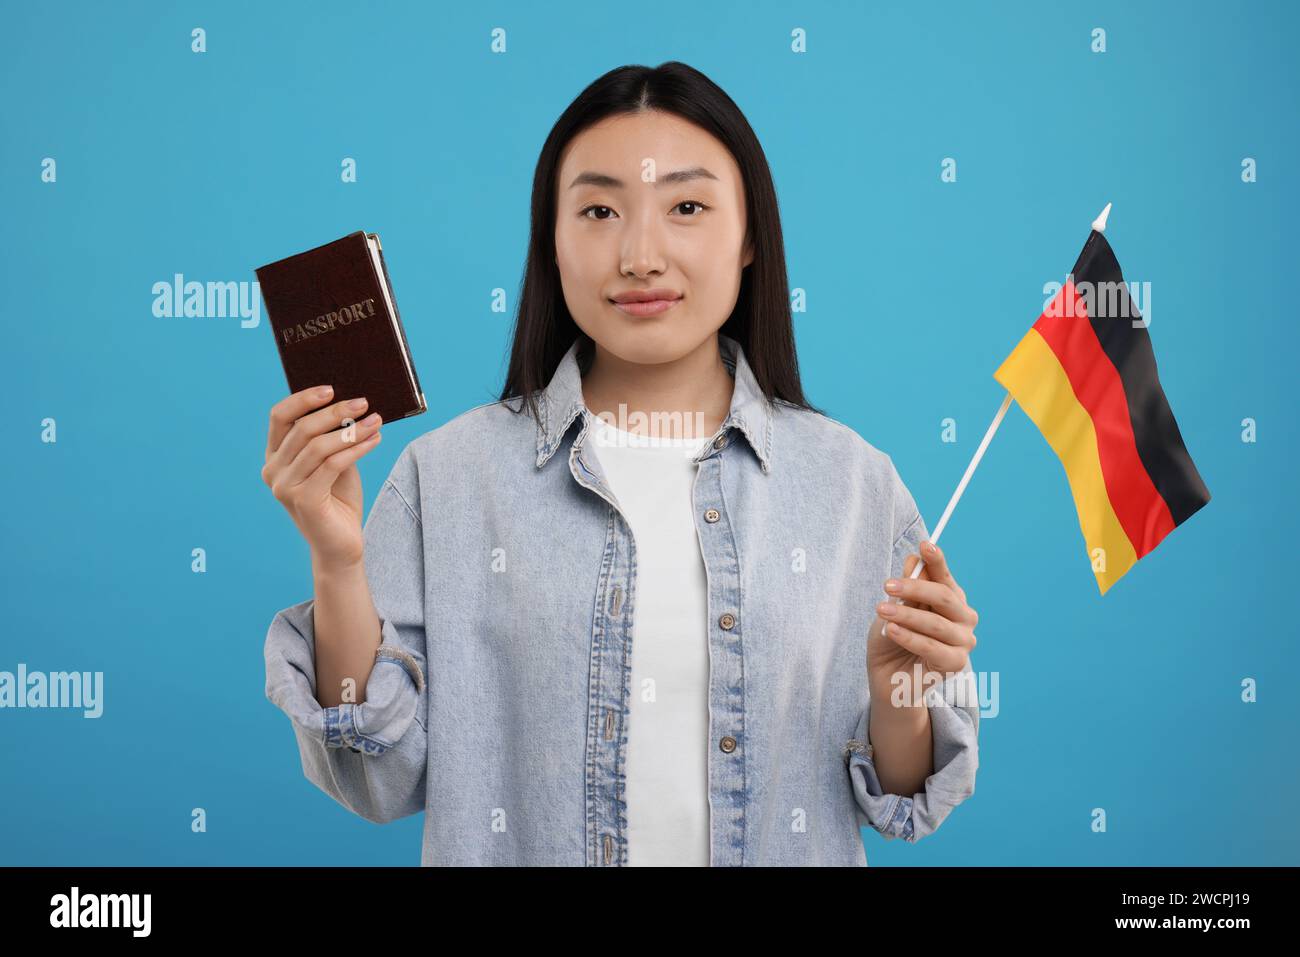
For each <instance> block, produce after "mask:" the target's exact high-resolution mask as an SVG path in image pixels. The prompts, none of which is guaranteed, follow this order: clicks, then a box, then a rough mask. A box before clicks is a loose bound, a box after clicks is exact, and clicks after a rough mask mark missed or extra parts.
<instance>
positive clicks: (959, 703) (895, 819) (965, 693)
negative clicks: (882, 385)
mask: <svg viewBox="0 0 1300 957" xmlns="http://www.w3.org/2000/svg"><path fill="white" fill-rule="evenodd" d="M894 481H895V514H896V515H897V516H899V521H898V523H897V527H900V528H902V532H901V533H899V535H898V537H897V539H896V540H895V542H894V545H893V549H892V554H891V556H890V577H894V578H901V577H902V576H903V562H904V559H905V558H906V557H907V556H908V555H909V554H919V553H920V544H921V542H922V541H924V540H925V539H926V538H928V537H929V532H928V531H927V530H926V527H925V522H924V520H923V519H922V518H921V516H920V514H919V513H918V512H917V511H916V506H915V504H914V502H913V500H912V497H911V495H910V494H908V492H907V490H906V488H905V487H904V486H903V484H902V481H901V480H900V479H898V477H897V472H895V473H894ZM977 692H978V686H977V684H976V681H975V673H974V671H973V670H972V668H971V665H970V661H969V660H968V661H967V663H966V666H965V668H964V669H963V670H962V671H960V672H958V673H957V674H954V675H949V676H947V678H946V679H945V680H944V681H943V682H942V684H938V685H935V686H933V687H931V688H929V689H928V690H927V691H926V707H927V709H928V711H929V715H930V729H931V739H932V741H933V746H934V773H933V774H931V775H930V776H929V777H928V778H926V779H925V786H924V790H922V791H919V792H917V793H916V794H911V795H906V794H890V793H887V792H886V791H885V790H884V788H882V787H881V785H880V778H879V776H878V775H877V774H876V765H875V761H874V758H873V755H872V747H871V744H870V741H869V737H868V729H869V728H870V726H871V706H872V701H871V698H870V691H868V693H867V706H866V707H865V708H864V709H863V711H862V714H861V717H860V718H859V720H858V725H857V728H856V730H855V731H854V735H853V738H852V739H851V740H850V741H849V742H848V743H847V744H846V745H845V748H844V759H845V762H846V763H847V765H848V772H849V778H850V781H851V783H852V786H853V796H854V800H855V801H856V803H857V805H858V807H859V809H860V810H861V811H862V813H863V815H864V816H865V817H866V819H867V821H868V823H870V825H871V826H872V827H873V828H874V829H875V830H876V831H878V832H880V833H881V834H883V835H884V836H885V837H886V838H887V839H893V838H897V837H901V838H902V839H903V840H905V841H908V842H911V843H915V842H916V841H918V840H920V839H921V838H922V837H925V836H926V835H928V834H932V833H934V831H935V830H937V829H938V827H939V825H940V824H942V823H943V821H944V819H945V818H947V817H948V815H949V814H950V813H951V812H952V810H953V808H955V807H956V806H957V805H958V804H960V803H961V802H962V801H964V800H966V798H968V797H970V796H971V795H972V794H974V793H975V772H976V770H977V769H978V768H979V711H980V709H979V697H978V693H977ZM882 706H883V707H888V706H889V703H888V702H883V703H882Z"/></svg>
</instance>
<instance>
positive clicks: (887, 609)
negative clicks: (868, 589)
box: [876, 601, 898, 615]
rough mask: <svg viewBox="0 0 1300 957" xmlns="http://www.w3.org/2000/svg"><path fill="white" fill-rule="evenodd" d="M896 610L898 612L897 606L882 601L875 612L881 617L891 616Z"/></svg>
mask: <svg viewBox="0 0 1300 957" xmlns="http://www.w3.org/2000/svg"><path fill="white" fill-rule="evenodd" d="M897 610H898V606H897V605H895V604H893V603H892V602H887V601H882V602H881V603H880V604H879V605H877V606H876V611H878V612H880V614H882V615H892V614H893V613H894V612H895V611H897Z"/></svg>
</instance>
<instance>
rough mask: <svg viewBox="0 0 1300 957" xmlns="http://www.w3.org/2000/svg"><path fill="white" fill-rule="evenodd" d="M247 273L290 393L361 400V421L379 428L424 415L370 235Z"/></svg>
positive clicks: (378, 252) (381, 262)
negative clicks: (328, 391)
mask: <svg viewBox="0 0 1300 957" xmlns="http://www.w3.org/2000/svg"><path fill="white" fill-rule="evenodd" d="M253 272H254V273H255V274H256V276H257V281H258V284H259V285H260V286H261V290H262V302H263V304H264V305H265V306H266V316H267V319H268V321H269V324H270V326H271V330H272V332H273V333H274V335H275V344H276V347H277V348H278V349H279V350H280V364H281V365H282V366H284V377H285V380H286V381H287V382H288V384H289V391H290V392H300V391H302V390H303V389H309V388H311V387H313V386H318V385H333V386H334V396H333V400H332V401H334V402H340V401H343V400H345V399H354V398H357V397H359V396H365V397H366V399H368V400H369V405H368V406H367V407H366V409H365V411H364V413H363V417H364V415H369V414H370V413H371V412H378V413H379V414H380V415H381V416H382V417H383V421H384V424H385V425H387V424H388V423H389V422H396V421H397V420H398V419H405V418H408V417H410V416H412V415H419V414H420V413H421V412H424V411H426V410H427V409H428V405H427V403H426V402H425V401H424V392H423V391H422V390H421V389H420V377H419V375H418V374H417V373H416V371H415V362H414V360H413V359H412V357H411V349H410V346H409V345H407V341H406V330H405V329H404V328H403V327H402V318H401V315H400V313H399V312H398V311H397V300H396V298H394V296H393V287H392V283H391V282H390V280H389V278H388V266H387V264H386V263H385V262H384V248H383V246H382V245H381V244H380V242H379V237H378V236H377V235H375V234H374V233H366V232H364V231H361V230H358V231H357V232H355V233H349V234H348V235H347V236H344V237H343V238H342V239H336V240H334V241H333V242H331V243H326V244H325V245H323V246H317V247H316V248H315V249H308V250H307V251H306V252H301V253H297V254H295V255H292V256H288V257H286V258H284V259H277V260H276V261H275V262H272V263H267V264H266V265H265V266H259V267H257V268H256V269H254V270H253Z"/></svg>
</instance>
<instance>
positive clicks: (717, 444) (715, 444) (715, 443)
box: [713, 435, 727, 449]
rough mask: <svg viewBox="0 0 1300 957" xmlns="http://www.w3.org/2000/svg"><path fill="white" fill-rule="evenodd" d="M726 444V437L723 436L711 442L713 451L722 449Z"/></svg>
mask: <svg viewBox="0 0 1300 957" xmlns="http://www.w3.org/2000/svg"><path fill="white" fill-rule="evenodd" d="M726 444H727V437H726V436H725V435H719V436H718V437H717V438H716V439H714V440H713V447H714V448H715V449H720V448H722V447H724V446H725V445H726Z"/></svg>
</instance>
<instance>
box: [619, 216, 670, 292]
mask: <svg viewBox="0 0 1300 957" xmlns="http://www.w3.org/2000/svg"><path fill="white" fill-rule="evenodd" d="M659 229H660V224H659V223H658V222H657V221H656V219H655V216H654V213H653V212H651V213H646V214H639V215H637V216H635V217H633V218H632V220H631V221H630V224H629V225H628V228H627V229H626V230H624V231H623V249H622V254H621V262H620V263H619V268H620V271H621V272H622V273H623V275H625V276H628V275H630V276H638V277H639V276H647V275H652V274H662V273H663V272H664V269H665V262H664V255H663V237H662V236H661V235H660V232H659Z"/></svg>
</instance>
